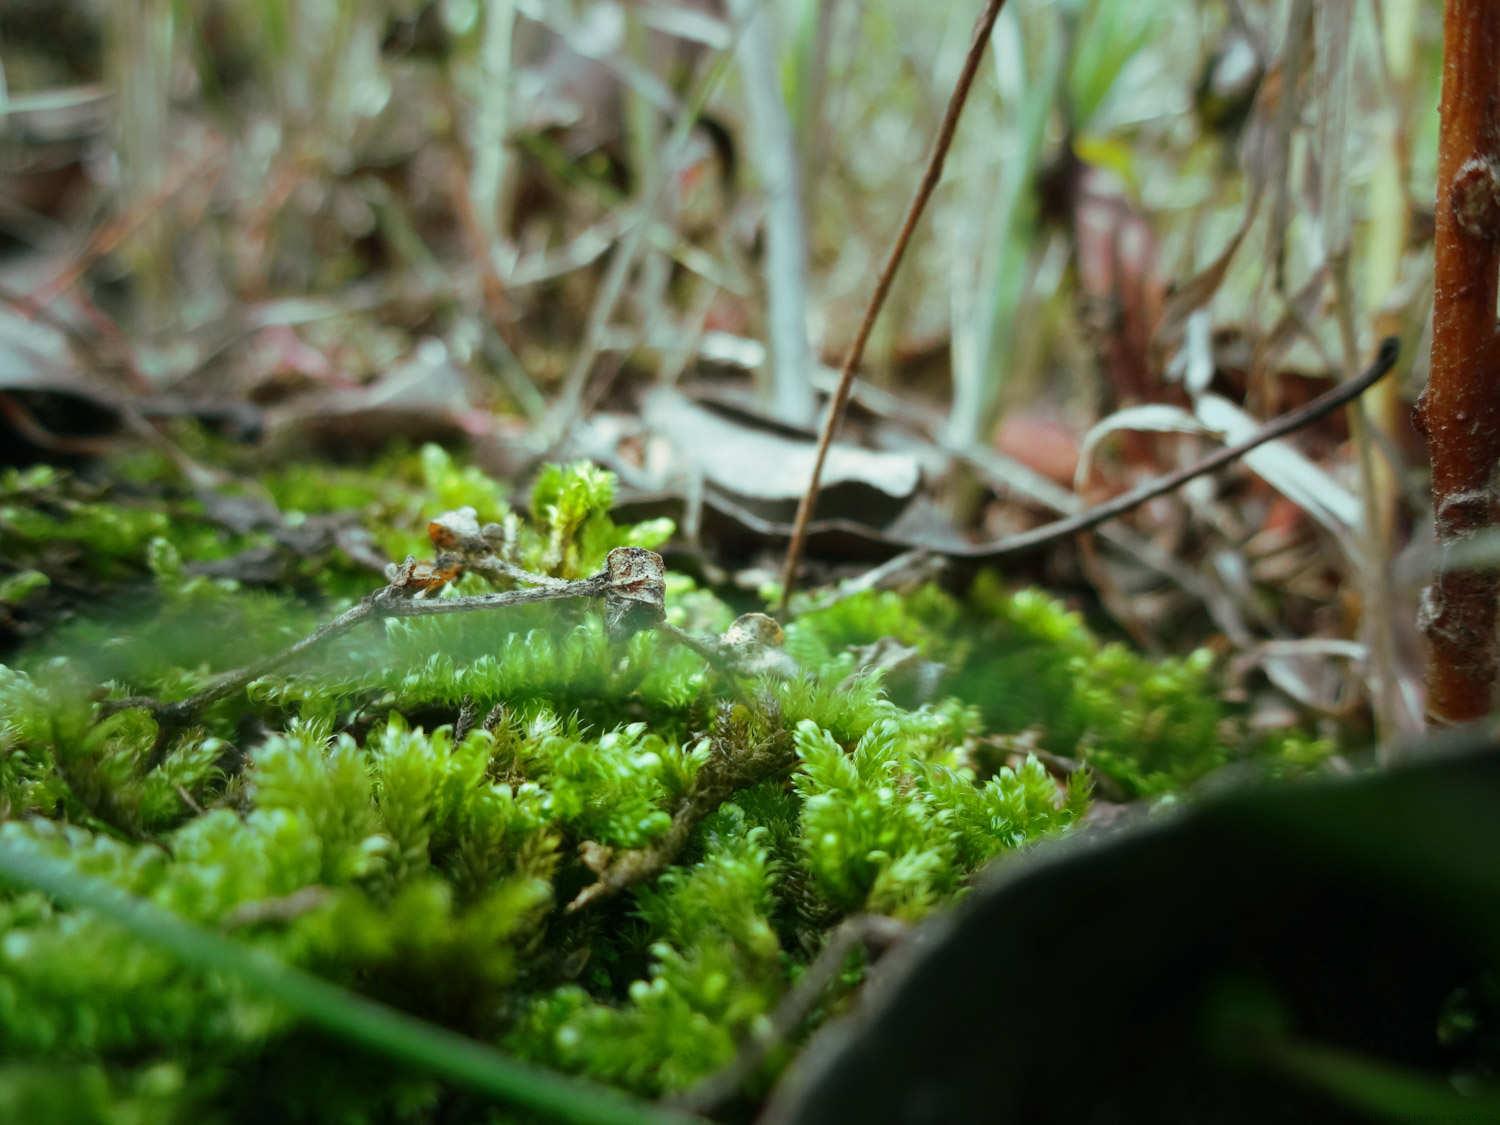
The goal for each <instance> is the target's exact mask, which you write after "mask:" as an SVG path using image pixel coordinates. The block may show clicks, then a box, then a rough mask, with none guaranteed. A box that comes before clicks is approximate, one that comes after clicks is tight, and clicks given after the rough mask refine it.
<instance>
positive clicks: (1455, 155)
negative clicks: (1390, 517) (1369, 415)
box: [1420, 0, 1500, 724]
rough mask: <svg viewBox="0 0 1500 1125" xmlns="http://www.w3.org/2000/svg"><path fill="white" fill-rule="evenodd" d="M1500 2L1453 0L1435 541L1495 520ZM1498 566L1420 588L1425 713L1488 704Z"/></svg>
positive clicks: (1446, 20)
mask: <svg viewBox="0 0 1500 1125" xmlns="http://www.w3.org/2000/svg"><path fill="white" fill-rule="evenodd" d="M1496 59H1500V4H1497V3H1494V0H1447V4H1446V6H1445V9H1444V16H1443V93H1442V107H1441V108H1442V125H1441V128H1440V131H1439V134H1438V173H1437V183H1438V194H1437V231H1436V240H1435V247H1436V261H1435V273H1434V279H1433V280H1434V284H1433V310H1432V373H1431V376H1430V377H1429V380H1428V383H1427V389H1426V391H1425V392H1424V393H1423V396H1422V402H1421V405H1420V410H1421V412H1422V422H1423V425H1424V428H1425V430H1426V432H1427V440H1428V449H1429V452H1430V456H1431V459H1432V500H1433V511H1434V513H1435V520H1436V529H1437V540H1438V545H1439V549H1440V550H1441V551H1443V552H1446V551H1447V549H1448V548H1450V547H1453V546H1454V545H1456V544H1458V543H1461V542H1462V541H1464V540H1466V539H1469V538H1472V537H1473V536H1474V535H1475V534H1478V533H1479V532H1481V531H1483V530H1484V529H1486V528H1489V527H1492V526H1494V525H1495V523H1496V514H1497V513H1496V499H1495V479H1494V478H1495V472H1496V466H1497V465H1500V344H1497V336H1496V324H1495V301H1496V296H1497V287H1500V67H1497V66H1496ZM1497 594H1500V573H1497V572H1496V571H1495V570H1493V569H1488V570H1463V569H1457V568H1453V569H1450V568H1448V567H1447V566H1446V565H1445V566H1444V567H1442V569H1441V570H1440V572H1439V575H1438V578H1437V581H1436V582H1434V583H1433V585H1432V586H1431V587H1429V588H1428V590H1427V591H1426V594H1425V596H1424V599H1423V607H1422V629H1423V632H1424V633H1425V634H1426V636H1427V643H1428V651H1429V663H1428V671H1427V713H1428V718H1429V721H1431V722H1433V723H1435V724H1448V723H1461V722H1466V721H1469V720H1472V719H1478V718H1480V717H1482V716H1484V715H1486V714H1488V713H1489V710H1490V701H1491V695H1492V691H1493V688H1494V682H1495V672H1496V643H1495V620H1496V615H1495V609H1496V596H1497Z"/></svg>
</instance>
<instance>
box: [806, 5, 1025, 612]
mask: <svg viewBox="0 0 1500 1125" xmlns="http://www.w3.org/2000/svg"><path fill="white" fill-rule="evenodd" d="M1003 7H1005V0H986V2H985V6H984V11H983V12H981V13H980V15H979V19H978V20H977V21H975V24H974V38H973V39H972V40H971V41H970V43H969V53H968V54H967V55H966V56H965V58H964V66H963V70H962V71H960V72H959V75H958V81H957V83H955V84H954V87H953V95H952V97H950V98H949V99H948V109H947V111H946V112H945V113H944V114H943V121H942V124H941V125H940V126H938V135H937V140H936V142H935V143H934V144H933V146H932V155H931V156H930V157H928V160H927V169H926V171H924V172H923V173H922V180H921V182H920V183H919V184H918V185H917V193H916V195H915V196H913V197H912V201H911V205H910V206H909V207H908V208H907V209H906V218H905V219H904V220H903V221H902V223H901V229H900V231H899V232H897V234H896V241H895V243H894V244H893V245H892V246H891V252H890V255H889V257H887V258H886V262H885V266H884V267H883V268H882V269H881V271H880V278H879V280H878V281H876V282H875V292H874V293H872V294H871V295H870V303H869V305H868V306H866V308H865V315H864V319H863V320H861V321H860V324H859V330H858V331H857V332H855V334H854V342H853V343H852V344H850V345H849V351H848V354H847V355H845V356H844V363H843V366H842V367H840V368H839V382H838V386H837V387H836V388H835V389H834V392H833V398H832V399H831V400H829V403H828V413H827V414H826V415H825V416H824V418H823V430H822V432H821V433H820V434H819V435H818V453H817V457H816V459H815V460H814V461H813V470H812V479H811V480H809V481H808V482H807V491H806V492H805V493H803V496H802V500H801V502H800V503H799V504H798V505H797V521H796V523H795V524H794V525H793V527H792V541H791V542H790V543H789V544H787V549H786V562H785V563H784V564H783V566H782V569H781V604H780V612H782V613H785V612H786V607H787V602H788V601H789V599H790V598H791V596H792V590H793V589H794V588H795V587H796V584H797V564H798V563H799V562H801V561H802V548H803V546H804V545H805V544H806V542H807V525H808V522H809V521H810V520H811V519H812V514H813V508H814V506H815V505H816V504H817V501H818V482H819V480H820V479H821V478H822V475H823V462H824V461H826V460H827V459H828V447H829V446H830V445H832V444H833V435H834V434H835V433H836V432H837V431H838V428H839V422H840V421H841V420H842V419H843V416H844V407H845V406H847V405H848V403H849V390H850V388H851V387H852V386H853V385H854V371H855V368H857V367H858V366H859V361H860V359H861V358H862V357H863V356H864V353H865V343H866V342H867V341H868V340H869V338H870V332H871V330H872V329H873V328H874V327H875V318H876V317H877V316H879V315H880V308H881V306H882V305H884V304H885V299H886V296H887V294H889V293H890V290H891V283H892V282H893V281H894V280H895V278H896V270H897V268H899V267H900V265H901V259H902V257H903V256H904V255H905V254H906V247H907V244H908V243H909V242H911V236H912V232H913V231H915V230H916V228H917V221H918V220H919V219H921V217H922V212H923V211H924V210H926V208H927V201H928V200H929V199H931V198H932V193H933V191H935V190H936V189H937V185H938V181H939V180H940V179H941V178H942V175H943V162H944V161H945V160H946V159H947V157H948V148H949V146H950V145H951V144H952V143H953V133H954V130H956V129H957V128H958V117H959V114H961V113H962V112H963V108H964V102H965V101H967V100H968V97H969V89H970V87H971V86H973V84H974V75H975V74H976V73H978V71H979V63H980V61H981V60H982V59H983V58H984V47H985V44H986V43H988V42H989V38H990V31H991V30H992V29H993V28H994V26H995V20H996V19H998V18H999V16H1000V9H1001V8H1003Z"/></svg>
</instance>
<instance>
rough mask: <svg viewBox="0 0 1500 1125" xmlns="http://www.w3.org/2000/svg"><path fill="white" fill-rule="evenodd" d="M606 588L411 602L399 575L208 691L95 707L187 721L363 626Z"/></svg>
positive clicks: (590, 585)
mask: <svg viewBox="0 0 1500 1125" xmlns="http://www.w3.org/2000/svg"><path fill="white" fill-rule="evenodd" d="M608 586H609V574H608V571H601V572H600V573H598V574H595V575H592V576H590V577H588V578H583V579H580V580H578V581H576V582H569V583H566V584H564V585H561V586H553V585H546V586H537V587H533V588H531V589H525V590H506V591H504V592H502V593H498V594H475V595H472V596H470V597H464V598H445V599H442V600H432V601H423V600H417V599H414V598H412V597H411V594H412V593H414V592H415V591H414V590H413V588H412V587H411V586H410V585H408V584H407V583H406V582H403V581H402V578H401V576H398V577H397V578H396V579H394V580H393V581H392V582H390V583H389V584H387V585H385V586H382V587H381V588H380V589H379V590H376V591H375V592H374V593H372V594H368V595H366V596H365V597H363V598H361V599H360V600H359V602H357V603H356V604H355V605H353V606H351V607H350V608H349V609H346V610H345V611H344V612H343V613H341V614H339V615H338V616H337V617H335V618H334V619H333V620H331V621H326V622H324V623H323V624H322V625H320V626H318V627H317V628H316V629H314V630H313V631H312V632H311V633H309V634H308V635H307V636H305V637H303V638H302V639H301V640H299V641H297V642H295V643H294V644H291V645H289V646H287V647H286V648H284V649H281V650H280V651H278V652H273V653H271V654H270V655H269V656H265V657H263V658H262V659H260V660H257V661H254V662H253V663H250V664H247V665H245V666H244V667H243V668H235V669H232V670H231V671H228V672H224V673H222V674H221V675H219V676H218V677H217V678H215V679H214V681H213V682H212V683H210V684H209V685H208V687H206V688H204V689H203V690H202V691H200V692H197V693H195V694H193V695H190V696H188V697H187V698H186V699H181V700H178V701H176V702H175V703H163V702H161V701H160V700H157V699H153V698H150V697H148V696H129V697H127V698H124V699H111V700H106V701H105V702H104V703H103V704H102V705H101V706H102V709H103V711H104V713H105V714H112V713H114V712H116V711H125V710H130V709H134V708H144V709H146V710H148V711H150V712H152V714H154V715H155V716H156V718H157V719H158V721H160V722H162V723H164V724H170V723H181V722H185V721H187V720H189V719H191V718H192V717H193V716H194V715H196V714H197V713H198V712H199V711H201V710H202V709H203V708H205V707H207V706H209V705H210V704H212V703H214V702H217V701H218V700H220V699H223V698H224V697H225V696H227V695H230V694H232V693H233V692H235V691H237V690H239V689H240V688H242V687H244V686H245V685H246V684H248V683H250V682H251V681H252V680H256V679H259V678H260V677H261V676H264V675H266V674H267V673H269V672H272V671H275V670H276V669H277V668H280V667H281V666H282V665H284V664H286V663H288V662H289V661H291V660H294V659H296V658H297V657H298V656H300V655H302V654H303V653H304V652H307V651H308V650H310V649H313V648H316V647H317V646H319V645H321V644H323V643H324V642H325V641H328V640H331V639H333V638H334V637H338V636H342V635H343V634H344V633H347V632H349V630H351V629H353V628H354V627H355V626H356V625H359V624H360V623H361V622H363V621H368V620H371V619H384V618H388V617H429V616H436V615H439V614H448V613H464V612H469V611H473V610H484V609H502V608H506V607H510V606H518V605H528V604H530V603H532V602H540V601H548V600H552V599H556V598H597V597H600V596H602V595H603V594H604V593H605V592H606V590H607V589H608Z"/></svg>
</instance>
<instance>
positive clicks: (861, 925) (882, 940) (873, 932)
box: [668, 914, 910, 1113]
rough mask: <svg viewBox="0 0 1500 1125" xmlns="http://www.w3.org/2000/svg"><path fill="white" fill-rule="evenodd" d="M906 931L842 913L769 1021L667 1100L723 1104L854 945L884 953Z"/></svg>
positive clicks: (799, 1018) (701, 1107)
mask: <svg viewBox="0 0 1500 1125" xmlns="http://www.w3.org/2000/svg"><path fill="white" fill-rule="evenodd" d="M909 932H910V930H909V927H908V926H907V925H906V923H904V922H901V921H899V920H898V919H896V918H888V917H886V916H885V915H883V914H856V915H855V916H854V917H852V918H846V919H845V920H844V921H843V922H842V923H841V924H840V925H839V927H838V928H837V929H836V930H834V931H833V933H832V934H831V935H829V938H828V941H827V943H826V944H825V945H824V946H823V948H822V950H821V951H820V952H819V953H818V956H817V957H816V958H815V959H814V960H813V963H812V964H811V965H809V966H808V967H807V971H806V972H804V973H803V974H802V976H801V977H800V978H799V979H798V981H797V983H796V984H795V985H794V986H792V988H791V989H790V990H789V991H788V992H787V994H786V995H785V996H783V997H782V998H781V1002H780V1003H779V1004H777V1005H776V1009H775V1011H773V1012H772V1013H771V1020H770V1025H769V1026H768V1027H767V1028H766V1029H765V1030H764V1031H762V1032H760V1033H759V1034H755V1035H752V1036H751V1037H750V1038H749V1039H747V1040H745V1042H744V1043H743V1044H741V1046H740V1049H739V1053H738V1054H736V1055H735V1057H734V1059H733V1060H732V1061H731V1062H730V1063H729V1065H728V1066H726V1067H724V1068H723V1069H722V1070H718V1071H715V1072H714V1073H713V1074H710V1075H709V1076H708V1077H707V1078H705V1079H703V1080H702V1081H701V1082H698V1083H697V1084H695V1085H693V1086H689V1087H688V1088H687V1089H686V1090H684V1091H683V1092H682V1093H680V1094H677V1095H675V1096H674V1097H672V1098H670V1099H668V1101H669V1104H671V1105H674V1106H676V1107H677V1108H679V1109H685V1110H688V1111H689V1112H692V1113H709V1112H712V1111H713V1110H715V1109H718V1108H719V1107H721V1106H723V1105H724V1104H725V1103H726V1102H728V1101H729V1100H730V1099H732V1098H733V1097H734V1096H735V1095H736V1094H738V1093H739V1092H740V1089H741V1088H742V1087H743V1086H744V1085H745V1083H746V1081H748V1080H749V1079H750V1078H751V1076H753V1075H754V1074H755V1072H756V1071H758V1070H759V1069H760V1068H761V1067H762V1066H763V1065H765V1061H766V1059H767V1058H768V1057H769V1056H770V1054H771V1051H772V1049H773V1048H775V1047H777V1046H779V1045H780V1044H782V1043H785V1042H786V1041H787V1040H789V1039H791V1037H792V1036H793V1035H795V1034H796V1032H797V1028H798V1027H800V1026H801V1025H802V1024H803V1023H804V1022H805V1021H806V1019H807V1017H808V1016H809V1015H811V1014H812V1011H813V1009H814V1008H815V1007H817V1004H818V1001H819V1000H821V999H822V998H823V993H824V992H825V991H827V989H828V986H829V985H830V984H832V983H833V981H834V979H835V978H837V976H838V975H839V973H841V972H842V971H843V969H844V962H845V961H847V960H848V958H849V954H850V953H852V952H853V951H854V950H855V949H857V948H859V947H860V946H865V947H866V948H868V949H870V950H871V951H872V952H884V951H885V950H887V949H889V948H890V947H891V946H893V945H895V944H897V943H898V942H900V941H902V940H903V939H904V938H905V937H906V936H907V934H908V933H909Z"/></svg>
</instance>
